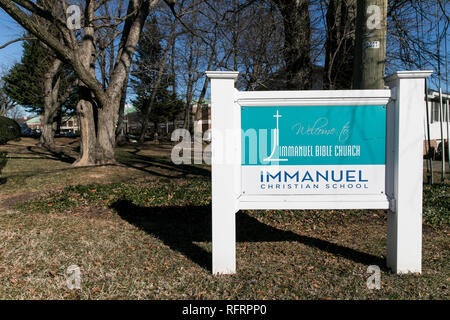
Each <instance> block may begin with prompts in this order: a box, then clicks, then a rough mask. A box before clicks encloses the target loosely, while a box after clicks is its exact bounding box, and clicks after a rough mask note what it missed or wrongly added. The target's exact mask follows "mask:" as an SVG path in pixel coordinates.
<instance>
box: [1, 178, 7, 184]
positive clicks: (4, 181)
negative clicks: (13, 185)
mask: <svg viewBox="0 0 450 320" xmlns="http://www.w3.org/2000/svg"><path fill="white" fill-rule="evenodd" d="M6 181H8V178H3V177H0V185H2V184H5V183H6Z"/></svg>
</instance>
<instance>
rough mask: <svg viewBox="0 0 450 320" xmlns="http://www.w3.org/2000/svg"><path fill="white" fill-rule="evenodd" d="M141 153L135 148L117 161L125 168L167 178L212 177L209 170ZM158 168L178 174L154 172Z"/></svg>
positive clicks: (118, 157)
mask: <svg viewBox="0 0 450 320" xmlns="http://www.w3.org/2000/svg"><path fill="white" fill-rule="evenodd" d="M139 151H141V150H140V149H139V148H135V151H127V152H126V153H123V154H122V155H119V156H117V161H118V162H119V163H120V164H122V165H124V166H127V167H130V168H133V169H137V170H140V171H144V172H146V173H149V174H152V175H155V176H159V177H165V178H183V177H186V175H189V174H190V175H197V176H204V177H210V176H211V172H210V171H209V170H207V169H204V168H200V167H198V166H194V165H186V164H180V165H177V164H174V163H173V162H172V161H171V160H170V159H165V158H163V157H152V156H144V155H140V154H137V153H138V152H139ZM156 168H158V169H163V170H167V171H169V172H172V173H178V174H176V175H173V174H172V175H170V174H164V173H161V172H157V171H154V169H156Z"/></svg>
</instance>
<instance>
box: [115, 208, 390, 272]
mask: <svg viewBox="0 0 450 320" xmlns="http://www.w3.org/2000/svg"><path fill="white" fill-rule="evenodd" d="M111 207H112V208H113V209H115V210H116V211H117V213H118V214H119V216H120V217H121V218H122V219H124V220H125V221H127V222H129V223H131V224H133V225H135V226H137V227H138V228H140V229H142V230H144V231H145V232H147V233H148V234H150V235H152V236H155V237H157V238H158V239H160V240H161V241H163V242H164V243H165V244H166V245H167V246H169V247H170V248H171V249H173V250H176V251H178V252H180V253H182V254H183V255H184V256H186V257H187V258H189V259H190V260H192V261H194V262H195V263H197V264H198V265H200V266H201V267H203V268H205V269H206V270H208V271H211V270H212V265H211V262H212V255H211V253H210V252H208V251H206V250H204V249H203V248H201V247H199V246H198V245H196V244H195V243H194V242H211V206H180V207H142V206H137V205H135V204H133V203H132V202H131V201H129V200H119V201H117V202H115V203H113V204H112V205H111ZM236 229H237V230H236V240H237V241H238V242H281V241H297V242H299V243H302V244H304V245H307V246H309V247H313V248H317V249H319V250H321V251H325V252H328V253H331V254H334V255H337V256H341V257H343V258H345V259H348V260H351V261H354V262H356V263H362V264H364V265H378V266H380V267H381V268H382V269H384V270H386V268H385V267H384V266H385V260H384V259H382V258H380V257H377V256H374V255H371V254H368V253H364V252H360V251H358V250H355V249H351V248H347V247H344V246H341V245H338V244H335V243H332V242H329V241H325V240H321V239H317V238H313V237H309V236H303V235H298V234H296V233H294V232H291V231H284V230H280V229H277V228H274V227H271V226H268V225H266V224H264V223H261V222H259V221H258V220H257V219H255V218H253V217H251V216H249V215H248V214H246V213H245V212H242V211H241V212H239V213H238V214H237V215H236Z"/></svg>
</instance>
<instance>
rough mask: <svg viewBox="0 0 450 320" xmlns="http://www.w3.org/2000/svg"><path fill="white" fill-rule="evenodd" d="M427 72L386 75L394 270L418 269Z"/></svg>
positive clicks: (389, 254)
mask: <svg viewBox="0 0 450 320" xmlns="http://www.w3.org/2000/svg"><path fill="white" fill-rule="evenodd" d="M430 74H431V72H430V71H402V72H396V73H394V74H393V75H391V76H389V77H388V78H387V79H386V82H387V83H388V85H389V86H390V88H391V90H392V92H393V99H394V102H393V103H390V104H389V106H388V108H391V110H388V123H387V130H388V133H387V136H388V139H392V140H391V144H390V145H391V150H388V153H387V161H388V168H387V169H386V170H387V171H386V172H387V177H386V178H387V182H388V183H387V192H388V195H389V196H390V198H391V199H392V203H391V210H390V212H389V213H388V221H387V266H388V267H389V268H390V269H391V270H392V271H393V272H395V273H408V272H416V273H420V272H421V271H422V183H423V181H422V180H423V139H424V138H423V125H424V121H423V116H424V109H425V98H424V89H425V88H424V85H425V82H424V79H425V78H426V77H428V76H429V75H430ZM388 145H389V143H388ZM389 185H390V186H389ZM388 186H389V188H388Z"/></svg>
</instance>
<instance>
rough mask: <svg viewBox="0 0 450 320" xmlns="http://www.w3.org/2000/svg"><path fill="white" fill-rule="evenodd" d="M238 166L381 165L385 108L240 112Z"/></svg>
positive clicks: (383, 154) (383, 150) (318, 107)
mask: <svg viewBox="0 0 450 320" xmlns="http://www.w3.org/2000/svg"><path fill="white" fill-rule="evenodd" d="M241 128H242V165H384V164H385V158H386V156H385V149H386V108H385V106H301V107H300V106H299V107H295V106H289V107H286V106H284V107H276V106H274V107H245V106H243V107H241Z"/></svg>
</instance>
